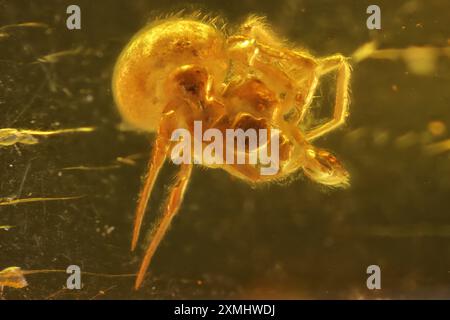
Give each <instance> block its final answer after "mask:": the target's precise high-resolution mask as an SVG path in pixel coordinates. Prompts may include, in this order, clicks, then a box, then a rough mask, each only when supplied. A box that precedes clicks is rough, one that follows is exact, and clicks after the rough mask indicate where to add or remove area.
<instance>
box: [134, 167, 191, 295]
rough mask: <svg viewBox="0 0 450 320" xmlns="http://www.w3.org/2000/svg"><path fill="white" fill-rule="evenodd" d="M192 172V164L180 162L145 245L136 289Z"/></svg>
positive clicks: (178, 203) (177, 205)
mask: <svg viewBox="0 0 450 320" xmlns="http://www.w3.org/2000/svg"><path fill="white" fill-rule="evenodd" d="M191 173H192V165H191V164H182V165H181V168H180V171H179V173H178V175H177V179H176V181H175V184H174V185H173V186H172V188H171V190H170V194H169V196H168V198H167V203H166V206H165V209H164V214H163V216H162V218H161V220H160V222H159V224H158V226H157V227H156V231H155V233H154V235H153V238H152V240H151V242H150V244H149V245H148V247H147V251H146V252H145V256H144V259H143V260H142V263H141V266H140V268H139V272H138V275H137V278H136V282H135V286H134V288H135V289H136V290H137V289H139V287H140V286H141V284H142V281H143V280H144V276H145V272H146V271H147V269H148V266H149V265H150V262H151V260H152V258H153V255H154V253H155V251H156V249H157V248H158V246H159V244H160V242H161V240H162V238H163V237H164V235H165V234H166V231H167V229H168V228H169V226H170V223H171V222H172V219H173V217H174V216H175V214H176V213H177V212H178V209H179V208H180V205H181V202H182V201H183V195H184V193H185V192H186V188H187V185H188V182H189V178H190V176H191Z"/></svg>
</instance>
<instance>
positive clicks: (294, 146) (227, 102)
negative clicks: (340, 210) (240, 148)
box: [112, 16, 351, 289]
mask: <svg viewBox="0 0 450 320" xmlns="http://www.w3.org/2000/svg"><path fill="white" fill-rule="evenodd" d="M330 72H336V75H337V76H336V79H337V80H336V98H335V105H334V113H333V117H332V119H330V120H329V121H327V122H326V123H324V124H322V125H320V126H317V127H313V128H311V129H308V130H301V129H300V126H299V125H300V124H301V123H302V122H303V121H304V120H305V117H306V115H307V113H308V109H309V106H310V104H311V101H312V99H313V95H314V92H315V90H316V87H317V85H318V82H319V80H320V77H321V76H322V75H324V74H328V73H330ZM350 73H351V68H350V65H349V63H348V62H347V59H346V58H345V57H344V56H342V55H340V54H336V55H332V56H329V57H324V58H315V57H313V56H312V55H310V54H308V53H307V52H305V51H304V50H300V49H296V48H295V47H294V46H288V45H286V44H285V43H284V42H283V41H281V40H279V38H278V36H277V35H276V34H275V33H274V32H273V31H272V29H271V28H270V27H269V26H268V25H267V24H266V23H265V22H264V18H261V17H255V16H251V17H249V18H248V19H247V20H246V21H245V22H244V23H243V24H242V25H240V27H239V28H238V29H237V30H236V31H235V32H233V33H231V34H230V35H226V33H225V32H224V31H223V30H221V29H218V28H216V27H214V25H213V23H209V22H204V21H200V20H198V19H196V18H180V17H175V18H170V19H166V20H162V21H159V22H157V23H155V24H153V25H150V26H148V27H145V28H144V29H143V30H141V31H140V32H139V33H137V35H135V36H134V37H133V38H132V40H131V41H130V42H129V43H128V45H127V46H126V48H125V49H124V50H123V52H122V53H121V55H120V57H119V58H118V60H117V63H116V65H115V69H114V76H113V84H112V86H113V92H114V98H115V101H116V104H117V107H118V110H119V112H120V114H121V116H122V117H123V119H124V120H125V121H126V122H127V123H129V124H131V125H132V126H134V127H135V128H137V129H140V130H145V131H148V132H156V135H157V136H156V140H155V144H154V147H153V150H152V154H151V156H150V160H149V164H148V169H147V170H148V172H147V175H146V178H145V182H144V184H143V187H142V190H141V192H140V196H139V201H138V205H137V210H136V216H135V221H134V232H133V239H132V250H134V249H135V247H136V243H137V240H138V237H139V232H140V228H141V223H142V219H143V217H144V213H145V211H146V207H147V202H148V199H149V196H150V193H151V191H152V188H153V185H154V183H155V179H156V177H157V175H158V173H159V171H160V169H161V167H162V165H163V163H164V162H165V160H166V159H167V157H168V154H170V150H171V148H172V147H173V143H172V142H171V140H170V138H171V133H172V132H173V131H174V130H175V129H177V128H185V129H187V130H190V131H192V130H193V122H194V121H202V123H203V126H204V127H205V128H206V129H207V128H217V129H219V130H221V131H224V130H226V129H227V128H242V129H244V130H245V129H247V128H268V129H274V128H276V129H278V130H279V131H280V132H281V136H280V144H279V151H280V152H279V154H280V170H279V171H278V173H277V174H275V175H265V176H263V175H261V174H260V172H259V170H258V168H257V165H251V164H223V165H220V166H217V165H216V166H213V167H215V168H217V167H219V168H221V169H224V170H226V171H227V172H228V173H230V174H231V175H233V176H235V177H238V178H240V179H242V180H244V181H246V182H249V183H252V184H258V183H262V182H268V181H274V180H282V179H285V178H286V177H288V176H290V175H292V174H293V173H294V172H297V171H298V170H300V169H302V170H303V172H304V173H305V174H306V175H307V176H308V177H309V178H311V179H312V180H314V181H316V182H318V183H321V184H324V185H328V186H346V185H348V180H349V174H348V172H347V171H346V170H345V169H344V168H343V166H342V165H341V164H340V162H339V161H338V160H337V159H336V158H335V157H334V156H333V155H332V154H331V153H329V152H328V151H325V150H323V149H320V148H317V147H315V146H313V145H312V144H311V143H312V141H313V140H315V139H317V138H318V137H320V136H322V135H324V134H327V133H329V132H330V131H332V130H334V129H336V128H337V127H339V126H340V125H342V124H343V123H344V122H345V119H346V117H347V115H348V105H349V97H348V96H349V93H348V91H349V80H350ZM192 167H193V165H192V164H181V165H180V167H179V173H178V175H177V178H176V181H175V183H174V184H173V186H172V187H171V189H170V192H169V195H168V199H167V203H166V205H165V207H164V213H163V216H162V219H161V220H160V222H159V225H158V227H157V228H156V231H155V233H154V235H153V238H152V240H151V242H150V244H149V246H148V248H147V251H146V253H145V256H144V259H143V261H142V264H141V267H140V270H139V273H138V276H137V279H136V283H135V288H136V289H137V288H139V286H140V285H141V284H142V281H143V279H144V275H145V272H146V270H147V268H148V266H149V264H150V261H151V259H152V257H153V255H154V253H155V250H156V248H157V247H158V245H159V243H160V241H161V239H162V238H163V237H164V234H165V233H166V231H167V229H168V227H169V225H170V223H171V221H172V219H173V217H174V215H175V214H176V213H177V211H178V209H179V208H180V205H181V202H182V200H183V195H184V193H185V192H186V188H187V186H188V182H189V178H190V176H191V173H192Z"/></svg>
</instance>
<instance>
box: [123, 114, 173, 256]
mask: <svg viewBox="0 0 450 320" xmlns="http://www.w3.org/2000/svg"><path fill="white" fill-rule="evenodd" d="M170 121H173V113H166V114H164V115H163V117H162V119H161V124H160V128H159V130H158V136H157V138H156V141H155V146H154V148H153V150H152V155H151V156H150V159H149V162H148V167H147V175H146V177H145V182H144V185H143V186H142V188H141V192H140V193H139V200H138V205H137V207H136V213H135V218H134V228H133V238H132V241H131V251H133V250H134V249H135V248H136V244H137V241H138V238H139V232H140V230H141V225H142V220H143V218H144V215H145V211H146V209H147V204H148V200H149V197H150V194H151V192H152V189H153V186H154V184H155V181H156V178H157V177H158V174H159V171H160V170H161V167H162V166H163V164H164V162H165V160H166V156H167V153H168V151H169V143H170V142H169V138H170V136H169V134H170V131H169V130H168V128H169V127H170Z"/></svg>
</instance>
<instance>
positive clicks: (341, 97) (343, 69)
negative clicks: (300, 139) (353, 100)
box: [306, 55, 351, 141]
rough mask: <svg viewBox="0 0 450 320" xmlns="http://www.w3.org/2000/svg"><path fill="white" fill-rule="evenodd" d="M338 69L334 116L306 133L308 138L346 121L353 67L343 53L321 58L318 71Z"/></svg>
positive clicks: (314, 137) (317, 135) (321, 133)
mask: <svg viewBox="0 0 450 320" xmlns="http://www.w3.org/2000/svg"><path fill="white" fill-rule="evenodd" d="M334 70H337V83H336V100H335V105H334V113H333V118H332V119H331V120H330V121H328V122H326V123H325V124H323V125H321V126H319V127H317V128H313V129H311V130H310V131H309V132H307V133H306V140H308V141H311V140H314V139H317V138H318V137H320V136H322V135H324V134H326V133H328V132H330V131H332V130H334V129H336V128H337V127H339V126H341V125H342V124H344V123H345V119H346V117H347V115H348V106H349V83H350V73H351V68H350V65H349V64H348V62H347V61H346V58H345V57H344V56H341V55H334V56H331V57H328V58H324V59H321V60H319V66H318V73H319V75H324V74H326V73H329V72H332V71H334Z"/></svg>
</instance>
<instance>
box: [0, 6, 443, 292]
mask: <svg viewBox="0 0 450 320" xmlns="http://www.w3.org/2000/svg"><path fill="white" fill-rule="evenodd" d="M70 4H78V5H79V6H80V7H81V11H82V29H81V30H79V31H69V30H67V28H66V26H65V20H66V17H67V15H66V13H65V12H66V8H67V6H68V5H70ZM370 4H372V2H371V1H357V0H353V1H325V0H322V1H293V0H279V1H260V0H258V1H257V0H240V1H227V2H225V1H205V2H198V1H194V2H191V4H189V5H186V3H185V2H184V1H171V2H170V4H162V2H161V1H149V0H146V1H144V0H138V1H125V0H124V1H118V0H117V1H104V0H102V1H98V0H97V1H84V0H77V1H56V0H55V1H42V0H40V1H29V0H28V1H24V0H18V1H0V26H4V25H9V24H17V23H20V22H41V23H46V24H48V25H49V26H50V30H45V29H40V28H16V29H14V30H11V31H10V32H9V33H10V35H9V36H8V37H5V38H2V39H0V128H6V127H14V128H27V129H39V130H49V129H59V128H72V127H81V126H95V127H96V128H97V130H96V131H95V132H92V133H74V134H66V135H59V136H54V137H48V138H40V143H39V144H36V145H29V146H27V145H20V144H19V145H17V148H16V147H13V146H11V147H0V197H1V198H7V197H18V198H25V197H55V196H56V197H58V196H79V195H83V196H84V197H83V198H81V199H76V200H66V201H55V202H36V203H29V204H19V205H15V206H0V225H12V226H14V228H12V229H10V230H9V231H5V230H0V270H2V269H4V268H7V267H10V266H19V267H21V268H22V269H24V270H40V269H65V268H66V267H67V266H68V265H71V264H77V265H79V266H80V267H81V268H82V271H86V272H98V273H107V274H127V273H134V272H136V270H137V268H138V265H139V262H140V259H141V256H142V251H143V248H144V247H145V245H146V243H147V240H148V236H149V234H148V232H147V237H146V238H145V237H142V238H141V241H140V245H141V247H140V248H139V250H138V251H137V252H136V253H130V250H129V247H130V238H131V228H132V217H133V211H134V208H135V203H136V198H137V193H138V191H139V187H140V177H141V175H142V174H143V172H144V168H145V165H146V159H147V154H148V153H149V152H150V149H151V143H150V141H152V140H151V139H150V137H148V136H146V135H143V134H137V133H133V132H124V131H120V130H118V129H117V126H118V124H119V123H120V118H119V116H118V114H117V112H116V111H115V108H114V102H113V99H112V95H111V89H110V83H111V74H112V70H113V66H114V62H115V59H116V57H117V56H118V54H119V52H120V50H121V49H122V48H123V46H124V45H125V44H126V43H127V41H128V40H129V39H130V37H131V36H132V35H133V34H134V33H135V32H136V31H138V30H139V29H140V28H141V27H142V26H144V25H145V23H147V22H148V21H151V20H152V19H153V18H154V17H155V16H158V15H160V14H165V13H169V12H174V11H178V10H180V9H183V8H188V9H202V10H204V12H212V13H215V14H220V15H221V16H222V17H224V18H225V19H227V21H228V22H229V23H230V24H231V25H233V24H235V23H239V22H241V21H242V20H243V19H244V18H245V17H246V16H247V15H248V14H250V13H257V14H261V15H266V16H267V17H268V20H269V22H270V23H272V25H273V26H274V28H275V29H276V30H277V31H279V33H280V34H282V35H283V36H284V37H286V38H288V39H290V40H291V41H293V42H296V43H298V44H299V45H301V46H304V47H306V48H308V49H309V50H310V51H311V52H312V53H313V54H315V55H317V56H324V55H329V54H333V53H336V52H340V53H343V54H345V55H351V54H352V52H353V51H354V50H355V49H356V48H357V47H359V46H360V45H362V44H363V43H365V42H367V41H369V40H378V41H379V43H380V47H381V48H393V47H395V48H405V47H408V46H411V45H427V46H438V47H443V46H448V45H449V38H450V32H449V31H450V30H449V25H448V12H450V3H449V2H448V1H444V0H443V1H439V0H431V1H415V0H412V1H377V2H376V4H378V5H379V6H380V7H381V12H382V30H381V31H369V30H367V28H366V18H367V14H366V13H365V12H366V8H367V6H368V5H370ZM79 47H81V48H82V49H83V50H82V51H81V52H82V53H80V54H75V55H68V56H64V57H62V58H61V59H59V60H58V61H57V62H55V63H44V64H42V63H37V64H36V63H33V62H35V61H36V60H37V59H38V58H39V57H42V56H45V55H48V54H50V53H55V52H60V51H65V50H74V49H76V48H79ZM449 70H450V60H449V59H448V57H441V58H439V59H438V61H437V62H436V70H435V72H433V73H432V74H430V75H427V76H419V75H415V74H413V73H411V72H410V71H409V70H408V68H407V67H406V65H405V64H404V63H403V62H402V61H394V62H393V61H381V60H367V61H364V62H362V63H360V64H357V65H355V66H354V71H353V78H352V95H351V96H352V104H351V113H350V117H349V120H348V124H347V125H346V126H345V127H344V128H343V129H340V130H337V131H335V132H333V133H332V134H330V135H328V136H326V137H324V138H321V139H319V140H317V142H316V145H318V146H321V147H324V148H327V149H329V150H331V151H333V152H335V153H336V154H337V155H338V157H339V158H340V159H341V160H342V161H343V162H344V164H345V165H346V167H347V168H348V170H349V171H350V173H351V175H352V180H351V187H350V188H349V189H345V190H341V189H339V190H333V189H328V188H325V187H322V186H319V185H316V184H314V183H312V182H311V181H308V180H307V179H306V178H304V177H302V176H300V177H299V179H297V180H295V181H294V182H292V183H291V184H289V185H271V186H263V187H261V188H257V189H252V188H250V187H249V186H248V185H246V184H245V183H243V182H241V181H238V180H235V179H232V178H231V177H230V176H228V175H227V174H226V173H225V172H223V171H220V170H204V169H200V168H197V169H196V170H195V171H194V174H193V179H192V181H191V185H190V188H189V190H188V192H187V195H186V198H185V201H184V203H183V206H182V209H181V210H180V213H179V215H178V216H177V217H176V219H175V221H174V223H173V226H172V228H171V230H170V232H169V234H168V236H167V237H166V238H165V240H164V241H163V244H162V245H161V247H160V248H159V250H158V252H157V254H156V256H155V259H154V261H153V264H152V266H151V274H150V275H149V276H148V277H147V280H146V282H145V283H144V286H143V288H142V289H141V290H140V291H137V292H136V291H133V290H132V285H133V281H134V279H133V278H130V277H122V278H105V277H98V276H88V275H84V276H83V277H82V282H83V289H82V290H79V291H78V290H74V291H68V290H61V289H62V287H63V286H64V285H65V283H66V275H65V274H63V273H50V274H33V275H28V276H27V280H28V282H29V286H28V287H26V288H23V289H11V288H5V289H4V292H3V297H4V298H6V299H46V298H49V299H90V298H96V299H97V298H98V299H102V298H103V299H104V298H106V299H166V298H183V299H184V298H295V299H297V298H306V299H311V298H324V299H328V298H344V299H348V298H350V299H354V298H450V281H449V280H450V273H449V272H450V201H449V195H450V180H449V177H450V158H449V152H448V151H446V152H445V151H444V152H441V153H439V154H435V155H429V154H427V153H425V152H424V146H425V145H427V144H428V143H433V142H437V141H440V140H445V139H448V131H447V132H446V133H444V134H443V135H441V136H440V137H432V136H430V132H429V131H428V129H427V127H428V125H429V123H430V122H432V121H440V122H442V123H443V124H444V125H445V126H447V127H449V126H450V122H449V119H450V90H449V85H450V76H449ZM317 96H318V97H317V98H316V99H315V102H314V106H315V107H316V108H315V110H316V113H320V114H322V115H326V114H330V112H331V111H330V110H331V109H330V108H331V106H332V103H333V87H332V79H328V80H327V81H325V82H324V84H323V86H321V87H320V90H319V91H318V92H317ZM383 137H384V138H383ZM383 139H384V140H383ZM136 153H138V154H142V157H141V158H139V159H138V160H137V162H136V165H134V166H131V165H123V164H122V165H120V166H119V167H118V168H110V169H107V168H106V169H104V170H91V171H81V170H62V169H63V168H67V167H74V166H110V165H111V164H117V162H116V161H115V159H116V158H117V157H119V156H122V157H123V156H127V155H131V154H136ZM27 168H28V169H27ZM173 172H174V167H173V166H171V165H167V166H166V167H165V168H164V170H163V173H162V175H161V176H160V179H159V180H158V183H157V185H156V187H155V189H154V193H153V195H152V198H151V202H150V207H151V210H150V213H149V214H148V216H147V217H146V221H145V226H144V229H146V230H150V227H151V225H152V223H153V222H154V221H155V217H156V216H157V214H158V213H159V211H158V209H159V207H160V204H161V203H162V201H163V196H164V194H165V191H166V187H167V185H168V183H170V181H171V174H172V173H173ZM21 185H22V187H21ZM111 227H114V228H113V229H111ZM371 264H377V265H379V266H380V267H381V270H382V290H379V291H369V290H367V288H366V278H367V274H366V268H367V266H369V265H371ZM101 291H103V292H104V294H102V293H101Z"/></svg>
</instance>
